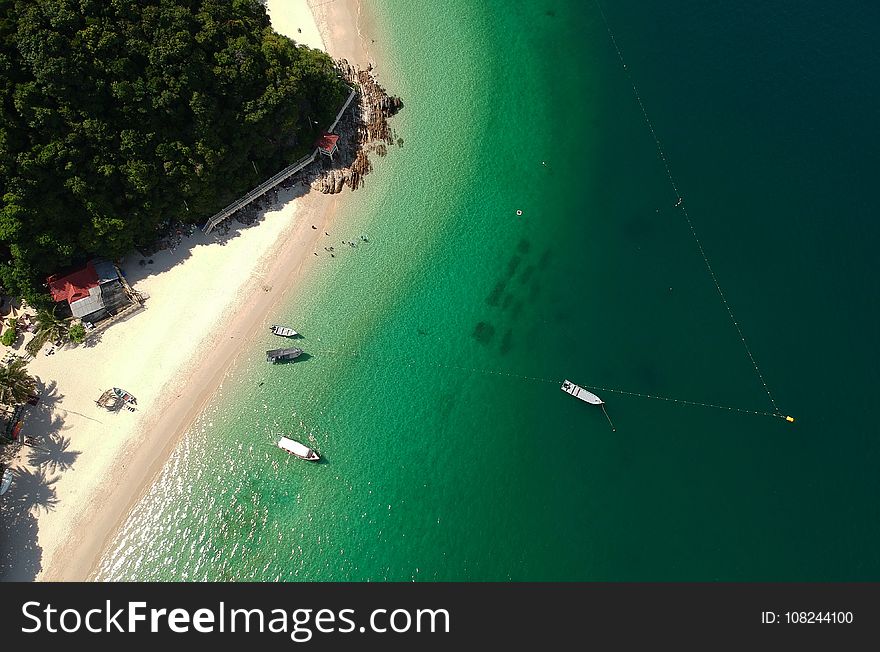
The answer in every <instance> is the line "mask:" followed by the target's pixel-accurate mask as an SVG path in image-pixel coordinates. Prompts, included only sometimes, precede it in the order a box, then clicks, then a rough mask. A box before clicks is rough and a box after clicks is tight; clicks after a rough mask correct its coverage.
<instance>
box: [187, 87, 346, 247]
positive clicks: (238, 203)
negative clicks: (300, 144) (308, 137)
mask: <svg viewBox="0 0 880 652" xmlns="http://www.w3.org/2000/svg"><path fill="white" fill-rule="evenodd" d="M354 96H355V89H351V93H349V94H348V99H347V100H345V104H343V105H342V108H341V109H339V113H337V114H336V119H335V120H334V121H333V124H332V125H330V127H329V128H328V129H327V131H328V132H332V131H333V130H334V129H335V128H336V125H337V124H339V120H340V119H341V118H342V114H343V113H345V110H346V109H347V108H348V105H349V104H351V101H352V100H353V99H354ZM318 154H319V150H318V148H317V147H316V148H315V151H313V152H312V153H311V154H309V155H307V156H303V157H302V158H301V159H300V160H298V161H297V162H295V163H293V164H291V165H288V166H287V167H286V168H284V169H283V170H281V172H279V173H278V174H276V175H275V176H273V177H272V178H271V179H268V180H266V181H264V182H263V183H261V184H260V185H259V186H257V187H256V188H254V189H253V190H251V191H250V192H249V193H247V194H246V195H245V196H244V197H242V198H241V199H237V200H235V201H234V202H232V203H231V204H229V206H227V207H226V208H224V209H223V210H222V211H220V212H219V213H216V214H214V215H212V216H211V219H209V220H208V221H207V223H206V224H205V226H204V228H203V229H202V230H203V231H204V232H205V234H208V233H210V232H211V231H213V230H214V227H216V226H217V225H218V224H220V222H222V221H223V220H225V219H226V218H227V217H229V216H230V215H232V214H233V213H235V212H236V211H240V210H241V209H242V208H244V207H245V206H247V205H248V204H250V203H251V202H252V201H254V200H255V199H257V198H258V197H261V196H262V195H264V194H266V193H267V192H269V191H270V190H272V188H274V187H275V186H277V185H278V184H279V183H281V182H282V181H285V180H287V179H289V178H290V177H291V176H293V175H294V174H296V173H297V172H299V171H300V170H302V169H303V168H304V167H305V166H307V165H309V164H310V163H311V162H312V161H314V160H315V158H316V157H317V156H318Z"/></svg>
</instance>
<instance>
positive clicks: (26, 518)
mask: <svg viewBox="0 0 880 652" xmlns="http://www.w3.org/2000/svg"><path fill="white" fill-rule="evenodd" d="M9 491H10V492H11V491H12V489H10V490H9ZM8 496H9V493H6V494H4V496H3V499H0V542H2V543H3V545H0V581H4V582H32V581H33V580H34V579H36V577H37V574H38V573H39V572H40V570H41V569H42V568H43V563H42V562H43V549H42V548H41V547H40V546H39V545H38V544H37V527H38V526H37V519H36V517H35V516H34V515H33V514H31V513H30V512H28V511H24V512H20V513H19V512H16V511H15V510H14V508H13V507H10V506H8V505H7V504H6V501H5V500H4V499H5V498H7V497H8Z"/></svg>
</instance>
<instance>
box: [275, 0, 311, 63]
mask: <svg viewBox="0 0 880 652" xmlns="http://www.w3.org/2000/svg"><path fill="white" fill-rule="evenodd" d="M266 11H267V12H269V19H270V20H271V21H272V29H274V30H275V31H276V32H278V33H279V34H283V35H284V36H287V37H289V38H292V39H293V40H294V41H296V42H297V43H299V44H300V45H308V46H309V47H310V48H315V49H317V50H325V51H326V48H325V47H324V40H323V39H322V38H321V32H320V30H319V29H318V25H317V23H316V22H315V18H314V16H313V15H312V12H311V10H310V9H309V3H308V2H307V0H266Z"/></svg>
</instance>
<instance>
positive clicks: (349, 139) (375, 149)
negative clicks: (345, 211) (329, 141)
mask: <svg viewBox="0 0 880 652" xmlns="http://www.w3.org/2000/svg"><path fill="white" fill-rule="evenodd" d="M337 64H338V66H339V70H340V72H341V74H342V76H343V77H344V78H345V80H346V81H347V82H348V83H349V84H350V85H351V86H352V88H354V89H355V92H356V95H355V99H354V100H353V101H352V103H351V106H350V107H349V109H348V110H347V111H346V112H345V113H344V114H343V116H342V118H341V119H340V121H339V124H338V125H337V126H336V129H335V131H336V133H338V134H339V142H338V143H337V145H338V147H339V152H338V153H337V154H335V155H334V157H333V160H332V161H331V160H330V159H329V158H326V157H323V158H324V160H323V162H322V163H323V166H324V171H323V173H322V174H320V175H318V177H317V178H316V179H315V180H314V181H313V182H312V187H313V188H315V189H316V190H319V191H320V192H323V193H337V192H341V191H342V189H343V188H344V187H345V186H348V187H349V188H351V189H352V190H357V189H358V188H360V187H361V186H362V185H363V183H364V177H365V176H366V175H368V174H369V173H370V171H371V170H372V169H373V166H372V163H371V162H370V158H369V154H376V155H377V156H385V155H386V154H387V152H388V147H389V146H393V145H397V146H398V147H401V146H403V139H401V138H398V137H397V136H396V134H395V133H394V131H393V130H392V129H391V126H390V125H389V124H388V118H390V117H391V116H393V115H394V114H395V113H397V112H398V111H400V109H402V108H403V101H402V100H401V99H400V98H399V97H394V96H391V95H388V93H386V92H385V89H384V88H382V86H381V85H380V84H379V82H378V81H377V80H376V77H375V74H374V72H373V69H372V67H368V68H367V69H366V70H361V69H358V68H356V67H355V66H353V65H351V64H350V63H349V62H348V61H346V60H345V59H342V60H340V61H338V62H337Z"/></svg>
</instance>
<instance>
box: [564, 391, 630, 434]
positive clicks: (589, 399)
mask: <svg viewBox="0 0 880 652" xmlns="http://www.w3.org/2000/svg"><path fill="white" fill-rule="evenodd" d="M560 389H562V391H563V392H565V393H566V394H571V395H572V396H574V397H575V398H578V399H580V400H582V401H583V402H584V403H589V404H590V405H598V406H600V407H601V408H602V412H603V413H604V414H605V418H606V419H608V424H609V425H610V426H611V431H612V432H614V431H616V430H617V429H616V428H615V427H614V424H613V423H612V422H611V417H609V416H608V412H607V411H606V410H605V401H603V400H602V399H601V398H599V397H598V396H596V395H595V394H593V392H591V391H588V390H586V389H584V388H583V387H581V386H580V385H575V384H574V383H573V382H571V381H570V380H564V381H562V387H561V388H560Z"/></svg>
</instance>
